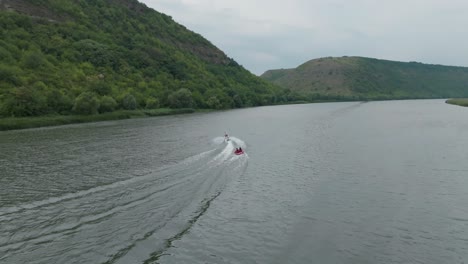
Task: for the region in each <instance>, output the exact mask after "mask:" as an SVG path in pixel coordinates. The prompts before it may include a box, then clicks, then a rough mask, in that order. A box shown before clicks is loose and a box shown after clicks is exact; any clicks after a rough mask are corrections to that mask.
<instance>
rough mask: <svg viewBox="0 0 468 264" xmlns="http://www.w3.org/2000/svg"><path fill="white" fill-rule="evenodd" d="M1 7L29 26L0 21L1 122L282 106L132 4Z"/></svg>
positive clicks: (44, 0) (3, 14)
mask: <svg viewBox="0 0 468 264" xmlns="http://www.w3.org/2000/svg"><path fill="white" fill-rule="evenodd" d="M10 2H11V4H10V7H11V8H12V9H15V8H18V9H20V10H24V8H27V9H28V10H31V12H33V14H32V15H33V16H32V17H29V16H26V15H24V14H22V13H20V12H18V13H16V12H11V11H0V28H1V29H2V30H0V109H1V114H2V115H3V116H32V115H50V114H72V113H79V114H92V113H96V112H98V111H99V112H107V111H114V110H117V109H118V108H122V109H137V108H138V107H145V108H147V109H154V108H158V107H174V108H185V107H189V108H191V107H197V108H216V109H226V108H232V107H244V106H256V105H265V104H273V103H278V101H279V102H282V101H281V100H285V99H286V98H287V97H285V96H281V95H282V93H283V92H282V89H281V88H279V87H278V86H275V85H272V84H270V83H268V82H265V81H263V80H261V79H259V78H258V77H256V76H254V75H252V74H251V73H250V72H248V71H246V70H245V69H244V68H242V67H241V66H240V65H239V64H237V63H236V62H235V61H234V60H232V59H231V58H228V57H227V56H226V55H225V54H224V53H223V52H222V51H220V50H219V49H218V48H216V47H215V46H213V44H211V43H210V42H209V41H208V40H206V39H204V38H203V37H202V36H200V35H199V34H196V33H193V32H192V31H189V30H187V29H186V28H185V27H184V26H182V25H179V24H177V23H176V22H174V21H173V20H172V18H171V17H169V16H166V15H164V14H161V13H158V12H156V11H154V10H152V9H150V8H148V7H146V6H145V5H144V4H140V3H138V2H137V1H130V2H127V1H101V0H99V1H72V0H35V1H20V2H18V3H16V2H15V1H10ZM36 5H40V6H41V9H40V10H39V9H37V8H36V7H37V6H36ZM45 9H47V10H45ZM34 10H37V12H38V13H37V14H34ZM48 15H49V16H51V17H45V18H44V16H48ZM122 18H125V19H122ZM181 88H185V89H181ZM114 98H115V99H116V100H114ZM278 98H280V99H278ZM112 100H113V101H112ZM115 101H117V105H115V104H114V102H115Z"/></svg>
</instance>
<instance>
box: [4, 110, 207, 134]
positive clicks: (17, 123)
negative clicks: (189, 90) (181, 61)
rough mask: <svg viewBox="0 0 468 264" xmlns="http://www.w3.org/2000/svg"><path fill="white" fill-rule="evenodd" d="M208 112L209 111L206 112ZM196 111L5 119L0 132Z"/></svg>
mask: <svg viewBox="0 0 468 264" xmlns="http://www.w3.org/2000/svg"><path fill="white" fill-rule="evenodd" d="M206 111H209V110H206ZM195 112H205V111H198V110H195V109H192V108H181V109H170V108H159V109H152V110H120V111H114V112H109V113H102V114H96V115H52V116H37V117H5V118H0V131H7V130H20V129H28V128H38V127H49V126H61V125H70V124H79V123H92V122H99V121H110V120H123V119H131V118H144V117H154V116H166V115H180V114H191V113H195Z"/></svg>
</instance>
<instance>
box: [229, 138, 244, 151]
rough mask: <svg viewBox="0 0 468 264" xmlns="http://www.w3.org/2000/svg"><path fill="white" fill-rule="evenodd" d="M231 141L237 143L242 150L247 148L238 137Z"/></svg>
mask: <svg viewBox="0 0 468 264" xmlns="http://www.w3.org/2000/svg"><path fill="white" fill-rule="evenodd" d="M230 139H231V141H233V142H234V143H236V145H237V146H239V147H241V148H243V149H244V148H246V147H247V145H246V144H245V142H244V141H242V140H241V139H239V138H236V137H230Z"/></svg>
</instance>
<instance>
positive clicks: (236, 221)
mask: <svg viewBox="0 0 468 264" xmlns="http://www.w3.org/2000/svg"><path fill="white" fill-rule="evenodd" d="M225 131H226V132H228V133H229V134H230V136H231V140H230V141H227V142H226V141H224V139H223V137H222V136H223V134H224V132H225ZM467 131H468V110H467V109H466V108H462V107H458V106H453V105H447V104H445V103H444V101H443V100H408V101H382V102H348V103H322V104H304V105H287V106H267V107H257V108H248V109H240V110H230V111H223V112H214V113H197V114H190V115H179V116H166V117H155V118H144V119H132V120H121V121H111V122H99V123H90V124H78V125H67V126H61V127H49V128H38V129H28V130H18V131H5V132H0V263H8V264H10V263H109V264H110V263H145V264H149V263H163V264H164V263H278V264H279V263H356V264H357V263H359V264H362V263H434V264H440V263H468V148H467V146H468V136H467ZM239 146H240V147H242V148H243V149H244V150H245V154H244V155H239V156H237V155H233V151H234V149H235V148H236V147H239Z"/></svg>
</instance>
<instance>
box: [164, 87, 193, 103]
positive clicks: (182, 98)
mask: <svg viewBox="0 0 468 264" xmlns="http://www.w3.org/2000/svg"><path fill="white" fill-rule="evenodd" d="M168 102H169V106H170V107H171V108H192V107H193V98H192V92H190V90H188V89H186V88H182V89H179V90H178V91H176V92H173V93H171V94H170V95H169V97H168Z"/></svg>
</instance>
